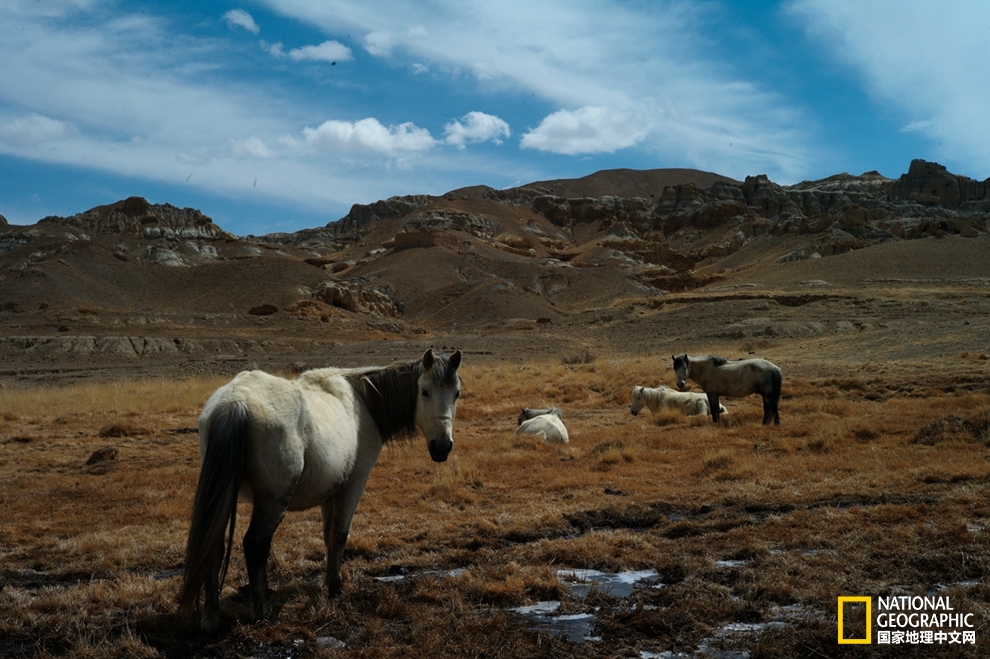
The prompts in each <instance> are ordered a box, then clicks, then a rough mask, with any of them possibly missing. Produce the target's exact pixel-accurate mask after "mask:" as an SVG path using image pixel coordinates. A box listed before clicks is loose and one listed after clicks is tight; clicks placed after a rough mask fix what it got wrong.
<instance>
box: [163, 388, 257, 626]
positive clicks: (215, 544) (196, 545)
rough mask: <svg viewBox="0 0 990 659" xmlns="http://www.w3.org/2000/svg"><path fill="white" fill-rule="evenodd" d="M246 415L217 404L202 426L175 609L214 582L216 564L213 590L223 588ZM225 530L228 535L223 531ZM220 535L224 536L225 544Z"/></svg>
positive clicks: (190, 604)
mask: <svg viewBox="0 0 990 659" xmlns="http://www.w3.org/2000/svg"><path fill="white" fill-rule="evenodd" d="M248 421H249V415H248V410H247V407H245V406H244V404H243V403H240V402H234V403H230V404H221V405H220V406H219V407H217V408H215V409H214V410H213V412H212V414H211V415H210V418H209V420H208V422H207V426H206V440H207V441H206V451H205V453H204V454H203V465H202V468H201V470H200V472H199V484H198V485H197V486H196V498H195V500H194V502H193V512H192V522H191V524H190V526H189V540H188V543H187V544H186V565H185V568H184V569H183V572H182V590H181V591H180V593H179V609H180V610H181V611H185V612H188V611H191V610H192V609H193V608H195V607H196V605H197V603H198V602H199V594H200V592H201V591H202V590H203V587H204V586H205V585H206V583H207V580H208V579H210V578H215V573H214V570H215V568H216V564H217V561H219V560H220V559H221V557H222V559H223V565H222V570H221V572H220V582H219V583H218V584H217V588H218V589H221V588H223V581H224V578H226V576H227V566H228V565H229V564H230V551H231V548H232V547H233V544H234V522H235V521H236V519H237V493H238V490H240V487H241V479H242V478H243V475H244V463H245V455H246V454H247V430H248ZM228 529H229V531H228ZM224 531H228V534H227V539H226V542H225V541H224Z"/></svg>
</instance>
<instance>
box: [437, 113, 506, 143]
mask: <svg viewBox="0 0 990 659" xmlns="http://www.w3.org/2000/svg"><path fill="white" fill-rule="evenodd" d="M444 132H445V133H446V135H447V137H446V139H444V142H446V143H447V144H453V145H454V146H456V147H457V148H459V149H463V148H465V146H464V145H465V143H467V142H487V141H489V140H491V141H492V142H494V143H495V144H501V143H502V138H508V137H509V136H511V135H512V131H511V130H510V129H509V124H507V123H506V122H505V121H503V120H502V119H500V118H498V117H496V116H495V115H491V114H485V113H484V112H468V113H467V114H466V115H464V116H463V117H461V119H460V120H458V119H454V120H453V121H451V122H450V123H448V124H447V125H446V126H444Z"/></svg>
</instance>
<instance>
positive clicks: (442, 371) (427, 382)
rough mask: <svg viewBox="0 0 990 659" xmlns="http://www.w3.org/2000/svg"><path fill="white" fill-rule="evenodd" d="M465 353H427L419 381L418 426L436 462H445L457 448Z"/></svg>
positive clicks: (417, 398) (424, 356)
mask: <svg viewBox="0 0 990 659" xmlns="http://www.w3.org/2000/svg"><path fill="white" fill-rule="evenodd" d="M460 365H461V351H460V350H458V351H457V352H455V353H454V354H453V355H451V356H450V357H447V356H446V355H439V354H434V353H433V350H432V349H430V350H427V351H426V352H425V353H424V354H423V369H422V373H421V374H420V376H419V380H418V382H417V389H418V393H417V395H416V427H417V428H419V430H420V432H422V433H423V435H424V436H425V437H426V448H428V449H429V451H430V457H431V458H433V461H434V462H443V461H445V460H446V459H447V456H448V455H449V454H450V451H451V449H453V448H454V416H455V415H456V414H457V398H458V396H460V395H461V377H460V376H459V375H458V374H457V368H458V367H459V366H460Z"/></svg>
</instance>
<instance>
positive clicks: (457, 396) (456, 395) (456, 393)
mask: <svg viewBox="0 0 990 659" xmlns="http://www.w3.org/2000/svg"><path fill="white" fill-rule="evenodd" d="M460 397H461V392H460V391H455V392H454V399H455V400H456V399H458V398H460Z"/></svg>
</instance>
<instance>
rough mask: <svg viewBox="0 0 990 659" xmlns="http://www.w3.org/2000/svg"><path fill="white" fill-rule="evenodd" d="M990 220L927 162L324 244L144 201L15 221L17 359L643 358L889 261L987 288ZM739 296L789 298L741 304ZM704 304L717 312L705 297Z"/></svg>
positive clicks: (405, 205) (487, 196)
mask: <svg viewBox="0 0 990 659" xmlns="http://www.w3.org/2000/svg"><path fill="white" fill-rule="evenodd" d="M605 193H607V194H605ZM988 218H990V180H988V181H983V182H979V181H974V180H972V179H968V178H965V177H962V176H957V175H954V174H951V173H949V172H948V171H946V169H945V168H944V167H942V166H940V165H938V164H935V163H928V162H923V161H914V162H912V163H911V166H910V168H909V171H908V172H907V173H906V174H904V175H903V176H901V177H900V178H899V179H888V178H885V177H883V176H881V175H879V174H878V173H876V172H868V173H866V174H863V175H861V176H852V175H849V174H839V175H836V176H831V177H829V178H826V179H823V180H820V181H805V182H802V183H799V184H797V185H792V186H781V185H778V184H776V183H774V182H772V181H770V180H769V179H768V178H767V177H765V176H753V177H747V178H746V180H745V181H741V182H740V181H735V180H732V179H730V178H727V177H724V176H719V175H717V174H713V173H709V172H700V171H696V170H653V171H647V172H637V171H632V170H611V171H605V172H598V173H596V174H593V175H591V176H588V177H584V178H582V179H575V180H560V181H544V182H538V183H532V184H529V185H525V186H521V187H518V188H512V189H507V190H494V189H492V188H489V187H487V186H474V187H470V188H462V189H459V190H454V191H451V192H449V193H447V194H445V195H442V196H429V195H414V196H405V197H392V198H390V199H386V200H381V201H378V202H375V203H373V204H356V205H354V206H353V207H352V208H351V210H350V212H349V213H348V214H347V215H346V216H345V217H343V218H341V219H340V220H337V221H335V222H331V223H329V224H327V225H326V226H324V227H317V228H313V229H306V230H303V231H299V232H295V233H291V234H271V235H267V236H260V237H255V236H247V237H238V236H234V235H232V234H230V233H228V232H226V231H224V230H223V229H221V228H220V227H218V226H216V225H215V224H214V223H213V222H212V220H211V219H210V218H209V217H207V216H205V215H203V214H202V213H201V212H199V211H197V210H194V209H179V208H175V207H173V206H170V205H168V204H161V205H159V204H150V203H148V202H147V201H145V200H144V199H140V198H130V199H126V200H123V201H120V202H117V203H114V204H110V205H107V206H100V207H97V208H94V209H91V210H89V211H87V212H85V213H80V214H78V215H74V216H71V217H48V218H44V219H43V220H40V221H39V222H38V223H37V224H35V225H30V226H12V225H7V224H6V223H3V222H0V331H2V334H0V353H3V354H4V355H6V356H9V357H10V359H13V360H15V361H17V360H20V361H21V362H24V363H25V364H31V365H36V364H38V363H43V364H44V363H48V364H55V363H59V362H61V361H64V358H65V355H66V354H77V353H78V354H82V355H84V356H86V358H87V359H90V360H92V359H95V358H96V357H99V358H100V359H103V358H107V359H110V357H113V358H114V359H118V358H124V359H144V358H147V357H148V356H154V355H165V354H168V355H172V356H176V355H178V356H183V357H187V358H197V359H200V358H201V359H206V358H207V357H208V356H209V355H227V356H230V355H243V354H249V353H252V352H255V351H258V350H261V351H263V352H279V351H281V352H286V351H288V352H293V351H296V352H298V351H303V350H309V349H313V348H314V346H321V345H322V346H325V345H327V344H332V345H338V346H340V345H347V344H350V343H353V342H356V341H358V342H359V341H367V340H371V341H380V340H382V339H390V340H392V339H397V340H403V341H409V340H414V341H419V340H422V341H426V342H433V343H435V342H437V341H438V340H441V339H439V337H443V336H453V335H457V336H459V337H462V338H461V339H460V340H461V341H462V342H463V341H466V339H464V338H463V337H465V336H475V337H491V336H496V335H499V336H505V335H506V333H509V335H513V336H518V334H517V333H518V332H520V331H522V332H529V334H530V337H535V336H540V337H542V339H541V341H544V342H545V344H546V345H559V344H561V342H562V341H563V342H565V343H567V344H573V345H581V344H584V343H587V342H589V341H591V342H597V343H601V342H606V343H616V342H620V341H626V340H630V339H628V337H627V336H625V335H624V334H622V333H618V332H617V331H616V330H617V327H618V326H619V324H621V323H629V324H630V325H629V327H630V331H632V330H631V328H633V327H639V324H641V323H642V324H643V325H642V329H640V330H636V331H639V332H643V331H646V332H649V333H651V334H656V332H658V331H660V330H658V329H657V327H658V326H659V325H657V322H658V321H660V320H671V319H673V318H674V315H672V314H674V313H675V312H674V309H681V308H684V309H686V307H683V304H684V303H685V301H686V300H693V301H702V302H703V301H706V300H723V301H725V300H730V298H731V300H730V301H732V304H737V303H738V301H739V300H744V299H749V298H751V297H753V296H754V295H756V296H757V297H761V296H762V298H761V299H763V298H766V299H772V300H773V301H774V303H775V304H777V303H779V304H782V305H785V306H787V305H794V306H797V305H803V304H807V303H808V302H809V301H815V300H824V299H826V298H828V297H829V295H834V294H833V293H829V294H826V295H824V296H823V295H822V293H815V294H813V295H810V297H809V294H808V293H807V292H804V291H801V290H797V291H795V290H793V289H794V287H795V286H797V285H798V284H799V283H800V282H802V281H813V282H819V281H822V282H824V281H825V280H829V281H833V282H834V281H838V280H839V279H841V277H840V276H839V274H838V271H840V270H842V269H843V268H848V267H851V266H850V265H849V264H851V263H857V264H858V265H856V266H855V268H857V270H856V272H857V273H858V274H857V277H859V279H857V280H856V281H878V280H879V278H881V277H882V276H883V272H881V271H880V270H881V268H880V267H879V266H880V265H881V261H882V262H883V264H884V265H889V266H890V267H894V266H893V264H894V263H895V261H896V262H900V261H897V260H898V259H901V260H903V261H904V262H905V263H915V262H916V261H917V260H918V259H919V258H920V259H922V261H921V262H918V263H917V264H915V265H911V266H910V267H907V268H906V269H902V270H901V272H902V275H903V277H904V280H905V281H907V280H911V281H927V280H929V279H930V277H927V278H926V276H925V273H924V267H925V264H924V259H926V258H936V257H933V256H932V255H933V254H935V253H936V252H937V253H938V254H939V256H938V257H937V258H939V259H943V260H944V259H950V260H952V261H954V262H957V263H958V264H960V266H959V268H957V269H958V272H956V271H953V273H952V275H951V277H952V278H953V279H952V281H971V280H972V281H976V279H978V277H977V276H976V275H979V276H985V272H984V270H985V268H982V266H979V265H977V266H972V265H967V266H966V267H962V265H961V264H972V263H976V264H980V263H985V260H981V259H982V256H980V255H981V254H982V253H983V252H984V251H986V250H985V246H986V245H987V244H988V242H990V241H988V240H985V238H986V237H987V229H988V225H987V220H988ZM921 238H932V239H936V240H937V239H939V238H950V239H951V241H950V243H947V245H948V247H939V248H938V249H936V250H935V251H933V248H928V247H925V248H924V249H920V250H913V249H901V248H891V249H884V250H880V251H877V252H876V254H878V255H879V254H883V255H884V256H883V257H882V259H880V260H878V258H879V257H869V256H868V257H866V258H865V259H859V260H852V261H844V262H843V264H842V265H841V266H836V268H832V269H830V268H824V269H822V268H817V267H811V266H801V267H796V266H795V267H790V266H791V264H801V263H804V264H811V263H813V262H823V263H824V262H831V260H832V258H835V257H839V256H840V255H846V254H851V253H859V252H860V251H862V250H864V249H866V250H867V251H870V250H878V249H879V248H880V247H882V246H885V245H896V244H900V243H904V244H907V243H913V242H919V241H918V239H921ZM955 241H962V242H958V243H957V242H955ZM968 243H972V246H973V247H972V248H968V247H964V245H965V244H968ZM919 244H920V242H919ZM926 244H927V243H926ZM946 249H948V250H949V251H948V252H946V251H945V250H946ZM981 250H982V251H981ZM871 253H873V252H871ZM926 254H927V255H928V256H925V255H926ZM945 254H956V255H957V256H946V255H945ZM964 254H965V255H964ZM826 257H831V258H826ZM912 259H913V260H912ZM836 263H838V261H836ZM912 268H913V270H912ZM981 272H983V273H984V274H982V275H981V274H979V273H981ZM822 273H825V274H822ZM911 273H913V274H911ZM974 277H975V278H974ZM744 280H745V282H746V283H740V282H743V281H744ZM849 281H850V284H852V282H853V279H851V278H850V279H849ZM946 281H948V280H946ZM753 282H764V283H753ZM771 282H776V283H771ZM795 282H796V283H795ZM739 286H746V287H752V286H756V287H769V286H772V287H773V291H771V292H765V293H764V292H761V293H759V294H754V293H752V292H744V293H742V292H734V293H731V294H728V295H727V294H726V292H725V291H726V290H730V291H731V290H737V291H738V288H734V287H739ZM768 290H769V289H768ZM690 291H694V292H695V297H693V298H687V297H683V296H684V295H686V293H687V292H690ZM678 295H680V296H681V297H677V296H678ZM698 296H702V297H698ZM837 299H838V298H837ZM843 299H844V298H843ZM692 303H693V302H692ZM706 304H707V303H706ZM678 305H681V306H678ZM700 308H702V307H694V309H695V311H697V309H700ZM705 308H707V307H705ZM774 308H775V307H774ZM733 309H735V308H734V307H733ZM660 310H663V315H662V316H657V315H656V314H658V313H660ZM685 313H687V311H685ZM738 313H741V312H740V311H739V310H738V309H735V310H733V311H726V310H725V309H723V310H721V311H714V310H713V311H712V312H711V315H710V316H697V315H696V316H694V317H691V318H689V319H688V320H690V321H691V322H702V325H700V326H699V329H698V330H697V332H695V334H696V335H698V336H713V337H717V336H756V335H758V334H760V332H764V331H765V328H766V327H767V325H766V318H764V317H762V316H761V317H760V318H757V319H756V320H754V321H753V322H754V323H757V324H755V325H753V327H750V326H749V325H746V324H745V323H746V322H749V321H740V320H739V318H735V317H733V314H738ZM747 313H748V312H747ZM744 315H745V314H744ZM649 319H653V320H649ZM679 322H684V320H683V319H682V321H679ZM739 322H744V324H743V325H741V326H739V327H736V326H735V325H734V323H735V324H738V323H739ZM787 322H788V323H791V324H790V325H787V324H782V325H779V326H778V327H777V328H775V329H774V331H775V332H778V333H779V332H781V331H784V332H789V333H790V334H792V335H802V333H805V334H807V332H811V333H812V334H814V333H816V332H817V333H821V332H823V331H826V329H827V327H828V326H829V322H830V321H828V318H827V316H825V317H823V320H822V321H821V322H818V324H814V323H812V324H811V325H809V324H808V323H807V322H805V321H803V320H802V321H800V322H799V321H791V320H788V321H787ZM809 322H810V321H809ZM650 323H652V325H651V324H650ZM759 323H763V324H762V325H759ZM730 325H731V327H730ZM740 327H741V329H740ZM780 328H784V329H780ZM787 328H790V329H787ZM809 328H810V329H809ZM596 337H597V338H596ZM636 340H637V341H645V340H647V338H645V336H641V337H638V338H636ZM522 341H523V343H522V344H520V345H524V346H525V347H526V348H527V349H533V350H540V349H545V347H541V346H543V345H544V344H543V343H541V342H540V341H536V340H533V339H523V340H522ZM503 343H504V342H503ZM5 359H6V357H5ZM8 363H9V360H8ZM22 371H23V369H21V370H17V371H16V372H22Z"/></svg>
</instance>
